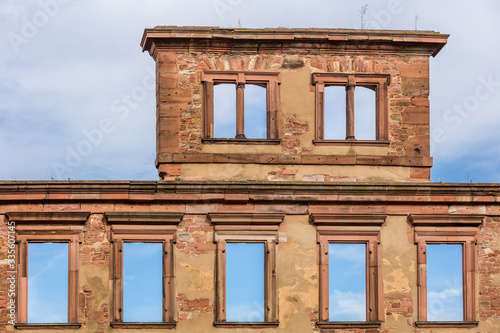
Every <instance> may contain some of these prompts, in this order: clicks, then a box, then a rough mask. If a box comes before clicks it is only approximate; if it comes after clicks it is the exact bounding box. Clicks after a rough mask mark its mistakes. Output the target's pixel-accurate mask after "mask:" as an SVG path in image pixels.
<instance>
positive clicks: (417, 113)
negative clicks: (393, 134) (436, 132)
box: [403, 107, 429, 125]
mask: <svg viewBox="0 0 500 333" xmlns="http://www.w3.org/2000/svg"><path fill="white" fill-rule="evenodd" d="M403 122H404V123H406V124H423V125H428V124H429V108H427V107H411V108H406V110H405V111H404V112H403Z"/></svg>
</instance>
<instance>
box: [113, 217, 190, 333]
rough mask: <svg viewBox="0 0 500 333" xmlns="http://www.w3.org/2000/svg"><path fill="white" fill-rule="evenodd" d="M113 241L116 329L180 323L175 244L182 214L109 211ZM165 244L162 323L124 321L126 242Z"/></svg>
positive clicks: (160, 327)
mask: <svg viewBox="0 0 500 333" xmlns="http://www.w3.org/2000/svg"><path fill="white" fill-rule="evenodd" d="M105 216H106V221H107V224H108V225H109V241H110V243H111V255H110V279H111V281H112V296H111V309H110V319H111V327H112V328H128V329H146V328H151V329H170V328H175V326H176V323H177V307H176V302H175V299H176V289H175V270H174V268H175V264H174V244H175V235H176V231H177V225H178V224H179V222H180V221H181V219H182V216H183V214H180V213H155V212H150V213H121V212H113V213H106V214H105ZM133 242H141V243H162V244H163V269H162V272H163V305H162V306H163V314H162V322H158V323H156V322H155V323H146V322H123V311H122V309H123V243H133Z"/></svg>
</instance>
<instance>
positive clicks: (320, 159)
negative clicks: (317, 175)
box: [302, 155, 327, 164]
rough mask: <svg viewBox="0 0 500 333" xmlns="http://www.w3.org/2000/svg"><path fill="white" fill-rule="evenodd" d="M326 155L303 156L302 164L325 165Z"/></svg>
mask: <svg viewBox="0 0 500 333" xmlns="http://www.w3.org/2000/svg"><path fill="white" fill-rule="evenodd" d="M326 161H327V156H326V155H303V156H302V164H326Z"/></svg>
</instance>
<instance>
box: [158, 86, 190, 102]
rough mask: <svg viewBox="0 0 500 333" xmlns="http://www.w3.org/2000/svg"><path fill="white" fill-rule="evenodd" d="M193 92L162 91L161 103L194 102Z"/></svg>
mask: <svg viewBox="0 0 500 333" xmlns="http://www.w3.org/2000/svg"><path fill="white" fill-rule="evenodd" d="M192 99H193V98H192V96H191V90H188V89H167V88H165V89H163V88H162V89H160V91H159V100H160V102H192Z"/></svg>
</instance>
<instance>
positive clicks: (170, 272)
mask: <svg viewBox="0 0 500 333" xmlns="http://www.w3.org/2000/svg"><path fill="white" fill-rule="evenodd" d="M173 250H174V249H173V240H172V239H166V240H165V241H164V242H163V319H162V320H163V322H172V321H175V317H176V315H175V314H176V310H175V309H176V306H175V299H174V296H175V294H174V286H175V274H174V267H175V266H174V256H173Z"/></svg>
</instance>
